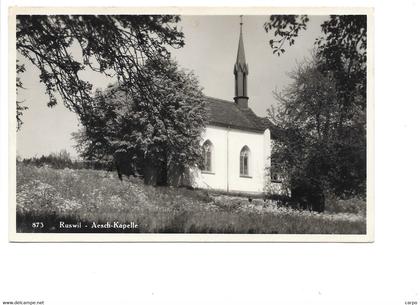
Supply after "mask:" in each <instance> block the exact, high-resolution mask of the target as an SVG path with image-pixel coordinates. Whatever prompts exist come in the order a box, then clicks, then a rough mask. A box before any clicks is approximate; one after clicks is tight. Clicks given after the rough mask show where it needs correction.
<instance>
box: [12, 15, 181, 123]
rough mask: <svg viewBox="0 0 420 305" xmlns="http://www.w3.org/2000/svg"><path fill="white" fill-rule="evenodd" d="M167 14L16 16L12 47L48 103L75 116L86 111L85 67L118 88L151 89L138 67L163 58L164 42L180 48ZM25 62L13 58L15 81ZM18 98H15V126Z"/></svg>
mask: <svg viewBox="0 0 420 305" xmlns="http://www.w3.org/2000/svg"><path fill="white" fill-rule="evenodd" d="M179 20H180V17H179V16H171V15H135V16H134V15H18V16H17V23H16V50H17V52H19V53H20V54H21V55H22V56H23V57H25V58H27V59H28V60H29V61H30V62H31V63H32V64H34V65H35V66H36V67H37V68H38V69H39V71H40V81H41V82H42V83H43V84H44V85H45V90H46V94H47V95H48V97H49V101H48V106H50V107H52V106H54V105H55V104H56V103H57V99H58V98H59V97H61V99H62V101H63V103H64V105H65V106H66V107H68V108H69V109H70V110H72V111H74V112H75V113H76V114H77V115H78V116H79V118H80V119H81V120H82V122H83V120H84V119H85V114H86V113H89V112H90V111H91V110H90V109H89V107H91V104H92V100H93V94H92V92H91V89H92V84H91V83H90V82H88V81H87V80H84V79H83V78H82V75H81V72H82V71H83V70H86V69H90V70H93V71H96V72H98V73H102V74H106V75H108V76H110V77H115V78H116V79H117V80H118V82H119V85H120V87H121V88H123V89H124V90H126V91H135V92H137V93H141V94H142V95H144V96H150V95H152V94H153V87H152V84H151V83H150V77H148V75H147V72H146V71H145V70H144V69H143V67H144V64H145V61H146V60H148V59H151V58H169V56H170V53H169V52H168V49H167V47H168V46H171V47H174V48H179V47H182V46H183V44H184V42H183V33H182V32H180V31H178V29H177V27H176V24H177V22H178V21H179ZM24 71H25V67H24V66H23V65H22V64H21V63H17V74H18V78H17V80H16V82H17V86H18V87H19V86H20V87H21V86H22V83H21V82H20V74H21V73H24ZM21 102H22V101H19V102H18V103H17V105H16V106H17V107H16V108H17V112H16V117H17V120H18V127H19V126H20V124H21V123H22V113H23V112H22V111H23V110H24V108H23V105H22V104H21Z"/></svg>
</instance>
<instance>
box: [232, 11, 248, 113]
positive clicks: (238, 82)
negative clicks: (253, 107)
mask: <svg viewBox="0 0 420 305" xmlns="http://www.w3.org/2000/svg"><path fill="white" fill-rule="evenodd" d="M242 25H243V22H242V15H241V22H240V32H239V44H238V53H237V54H236V63H235V66H234V68H233V74H234V75H235V97H234V100H235V103H236V104H237V105H239V106H240V107H244V108H247V107H248V91H247V89H248V88H247V87H248V84H247V75H248V64H247V63H246V60H245V47H244V41H243V37H242Z"/></svg>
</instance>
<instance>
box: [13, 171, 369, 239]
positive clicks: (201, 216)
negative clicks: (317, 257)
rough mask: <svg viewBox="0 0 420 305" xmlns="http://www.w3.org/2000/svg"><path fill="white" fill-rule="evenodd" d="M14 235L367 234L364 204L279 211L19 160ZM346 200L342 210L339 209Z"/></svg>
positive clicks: (263, 205)
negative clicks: (331, 209) (330, 209)
mask: <svg viewBox="0 0 420 305" xmlns="http://www.w3.org/2000/svg"><path fill="white" fill-rule="evenodd" d="M16 193H17V194H16V204H17V206H16V210H17V217H16V219H17V232H51V233H57V232H63V233H70V232H77V233H80V232H90V233H110V232H112V233H139V232H140V233H281V234H365V232H366V217H365V212H364V209H363V208H360V206H363V205H364V203H363V202H362V203H360V202H358V201H355V202H346V203H343V202H335V203H334V205H331V206H334V209H335V210H337V211H340V210H342V211H346V212H345V213H343V212H340V213H332V212H327V213H323V214H318V213H313V212H309V211H298V210H292V209H290V208H285V207H280V208H278V207H277V206H276V204H275V203H273V202H268V201H267V202H264V201H263V200H262V199H254V200H252V202H249V201H248V200H247V198H241V197H232V196H226V195H216V194H209V193H208V192H206V191H203V190H190V189H185V188H171V187H152V186H146V185H144V184H143V183H142V181H141V180H140V179H136V178H130V179H129V180H127V179H125V180H124V181H122V182H121V181H119V180H118V178H117V177H116V174H115V173H113V172H107V171H99V170H86V169H81V170H71V169H64V170H58V169H52V168H49V167H45V166H44V167H34V166H30V165H23V164H18V165H17V191H16ZM342 205H346V207H341V206H342Z"/></svg>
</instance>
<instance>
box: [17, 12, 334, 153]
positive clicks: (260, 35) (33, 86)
mask: <svg viewBox="0 0 420 305" xmlns="http://www.w3.org/2000/svg"><path fill="white" fill-rule="evenodd" d="M326 19H327V16H310V21H309V23H308V27H307V30H306V31H304V32H302V33H301V34H300V35H299V37H298V38H297V39H296V41H295V45H294V46H292V47H288V48H286V52H285V53H284V54H282V55H281V56H277V55H275V54H273V51H272V49H271V48H270V46H269V40H270V39H271V38H272V36H271V34H267V33H266V32H265V30H264V27H263V25H264V22H266V21H267V20H268V16H250V15H246V16H244V17H243V23H244V24H243V39H244V46H245V56H246V60H247V63H248V66H249V75H248V95H249V107H250V108H251V109H252V110H254V112H255V113H256V114H257V115H259V116H266V115H267V109H268V108H269V107H270V106H271V105H275V104H276V100H275V99H274V97H273V91H275V90H280V91H281V90H282V89H284V88H285V87H286V86H287V85H289V84H290V82H291V80H290V78H289V76H288V73H289V72H291V71H293V69H294V68H295V67H296V65H297V63H299V62H301V61H302V60H304V59H305V58H308V57H310V52H311V51H312V49H313V44H314V41H315V39H316V38H317V37H319V36H320V35H321V28H320V24H321V23H322V22H323V21H324V20H326ZM239 22H240V18H239V16H181V22H180V23H179V25H178V27H179V29H180V30H181V31H182V32H184V34H185V46H184V47H183V48H181V49H172V48H169V50H170V52H171V53H172V56H173V57H174V58H175V59H176V60H177V61H178V63H179V65H180V66H181V67H183V68H186V69H188V70H192V71H193V72H194V73H195V75H197V77H198V79H199V81H200V85H201V86H202V88H203V92H204V94H205V95H207V96H211V97H216V98H221V99H225V100H228V101H233V95H234V75H233V66H234V63H235V60H236V53H237V48H238V41H239V29H240V26H239ZM17 57H18V59H19V60H21V61H22V62H23V63H25V66H26V71H25V73H24V75H23V77H22V81H23V85H24V87H25V90H20V91H19V93H18V99H19V100H24V101H25V105H26V106H27V107H29V109H28V110H26V111H25V112H24V115H23V122H24V124H23V126H22V128H21V130H20V131H18V133H17V155H18V156H20V157H23V158H28V157H33V156H38V157H40V156H41V155H43V154H44V155H47V154H49V153H53V152H59V151H60V150H62V149H65V150H67V151H68V152H70V154H71V155H72V156H73V157H77V152H76V150H75V149H74V145H75V143H74V141H73V140H72V137H71V134H72V133H73V132H75V131H77V130H79V128H80V126H79V124H78V120H77V116H76V115H75V114H74V113H72V112H70V111H69V110H68V109H67V108H65V107H64V106H63V104H62V103H61V100H60V99H59V100H58V101H59V102H58V104H57V105H56V106H55V107H53V108H49V107H47V102H48V97H47V95H46V94H45V90H44V89H45V87H44V85H43V84H42V83H40V81H39V70H37V68H35V67H34V66H33V65H32V64H31V63H30V62H28V61H27V60H25V59H23V58H22V57H21V56H20V55H19V54H17ZM81 76H82V78H84V79H87V80H89V81H90V82H91V83H92V84H93V86H94V89H95V88H105V87H106V86H107V85H108V84H109V83H111V82H113V80H112V79H109V78H107V77H105V76H102V75H100V74H98V73H96V72H91V71H84V72H83V74H82V75H81Z"/></svg>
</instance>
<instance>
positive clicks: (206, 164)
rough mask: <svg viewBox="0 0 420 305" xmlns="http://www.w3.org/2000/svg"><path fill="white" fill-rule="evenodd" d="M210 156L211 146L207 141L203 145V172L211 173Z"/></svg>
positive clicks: (211, 152)
mask: <svg viewBox="0 0 420 305" xmlns="http://www.w3.org/2000/svg"><path fill="white" fill-rule="evenodd" d="M212 154H213V144H212V143H211V142H210V140H207V141H205V142H204V144H203V171H205V172H211V171H212V166H213V164H212Z"/></svg>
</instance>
